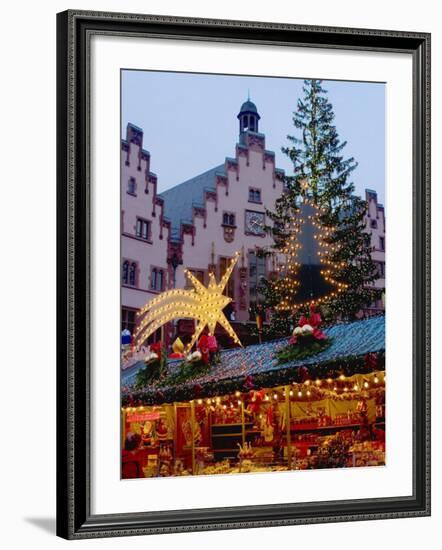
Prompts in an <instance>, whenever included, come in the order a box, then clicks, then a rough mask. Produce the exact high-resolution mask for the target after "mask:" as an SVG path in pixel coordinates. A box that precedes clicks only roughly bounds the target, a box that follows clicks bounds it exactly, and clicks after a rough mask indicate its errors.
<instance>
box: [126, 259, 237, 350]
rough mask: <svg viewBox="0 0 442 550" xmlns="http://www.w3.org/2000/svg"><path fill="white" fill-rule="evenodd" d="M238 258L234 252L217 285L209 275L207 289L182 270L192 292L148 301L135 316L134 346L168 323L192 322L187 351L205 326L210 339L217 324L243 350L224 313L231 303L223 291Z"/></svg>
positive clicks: (166, 294) (169, 293)
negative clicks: (193, 327)
mask: <svg viewBox="0 0 442 550" xmlns="http://www.w3.org/2000/svg"><path fill="white" fill-rule="evenodd" d="M239 256H240V253H239V252H236V253H235V255H234V257H233V258H232V259H231V261H230V264H229V266H228V268H227V269H226V272H225V273H224V275H223V276H222V278H221V280H220V282H219V283H217V282H216V279H215V276H214V275H213V273H209V284H208V286H207V287H205V286H204V285H203V284H202V283H201V282H200V281H199V280H198V279H197V278H196V277H195V276H194V275H193V274H192V273H191V272H190V271H188V270H187V269H185V270H184V273H185V275H186V277H187V278H188V280H189V282H191V283H192V285H193V286H194V288H193V289H192V290H182V289H173V290H166V291H165V292H162V293H161V294H160V295H159V296H158V297H157V298H154V299H153V300H150V301H149V302H148V303H147V304H146V305H145V306H144V307H143V308H142V309H141V310H140V312H139V314H138V319H139V324H138V326H137V328H136V330H135V332H134V339H135V342H136V344H137V345H141V344H142V343H143V342H145V341H146V340H147V338H149V336H151V335H152V334H153V333H154V332H155V331H156V330H158V328H160V327H161V326H162V325H164V324H166V323H168V322H169V321H173V320H174V319H182V318H188V319H195V320H196V321H197V326H196V328H195V332H194V334H193V336H192V340H191V342H190V343H189V345H188V347H187V351H188V350H190V349H191V348H192V346H193V344H194V343H195V342H196V341H197V340H198V338H199V336H200V334H201V333H202V331H203V330H204V329H205V327H206V326H207V327H208V329H209V335H213V334H214V332H215V327H216V324H217V323H219V324H220V325H221V326H222V327H223V328H224V329H225V331H226V332H227V334H228V335H229V336H230V337H231V338H232V339H233V341H234V342H235V343H236V344H238V345H240V346H242V344H241V342H240V340H239V338H238V336H237V335H236V334H235V331H234V330H233V328H232V326H231V325H230V323H229V321H228V319H227V317H226V316H225V315H224V313H223V309H224V308H225V307H226V305H227V304H228V303H230V302H231V301H232V298H229V296H225V295H224V294H223V291H224V289H225V287H226V285H227V282H228V280H229V278H230V275H231V274H232V271H233V268H234V267H235V265H236V262H237V261H238V258H239Z"/></svg>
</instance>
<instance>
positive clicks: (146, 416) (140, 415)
mask: <svg viewBox="0 0 442 550" xmlns="http://www.w3.org/2000/svg"><path fill="white" fill-rule="evenodd" d="M159 418H160V413H159V412H158V411H157V412H133V413H127V421H128V422H146V421H147V420H158V419H159Z"/></svg>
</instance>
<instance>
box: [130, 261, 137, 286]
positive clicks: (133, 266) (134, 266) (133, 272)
mask: <svg viewBox="0 0 442 550" xmlns="http://www.w3.org/2000/svg"><path fill="white" fill-rule="evenodd" d="M136 273H137V264H136V263H135V262H132V263H131V264H130V266H129V284H130V286H135V280H136Z"/></svg>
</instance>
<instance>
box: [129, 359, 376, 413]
mask: <svg viewBox="0 0 442 550" xmlns="http://www.w3.org/2000/svg"><path fill="white" fill-rule="evenodd" d="M384 365H385V354H384V352H379V353H368V354H366V355H362V356H354V355H351V356H347V357H340V358H336V359H332V360H328V361H324V362H322V363H318V364H313V365H306V366H301V367H290V366H287V367H286V368H281V369H275V370H271V371H267V372H262V373H259V374H255V375H247V376H243V377H236V378H230V379H224V380H217V381H216V380H212V381H210V382H207V383H205V384H204V385H202V384H201V383H200V382H199V381H198V378H199V376H198V377H196V378H195V379H188V380H187V382H185V383H184V384H181V385H178V384H176V385H167V386H166V385H165V382H166V379H165V378H164V379H161V380H158V381H157V382H156V383H155V385H154V386H149V387H144V388H142V389H141V388H131V387H127V388H123V390H122V405H123V406H125V407H135V406H140V405H155V404H161V403H173V402H180V401H190V400H192V399H195V398H203V397H216V396H219V395H228V394H232V393H234V392H235V391H240V392H244V391H250V390H252V389H260V388H274V387H277V386H283V385H286V384H291V383H296V384H300V383H302V382H305V381H306V380H316V379H320V380H324V379H327V378H331V379H336V378H339V377H340V376H341V375H343V376H345V377H349V376H353V375H354V374H369V373H371V372H374V371H378V370H384V368H385V366H384Z"/></svg>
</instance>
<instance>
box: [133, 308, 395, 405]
mask: <svg viewBox="0 0 442 550" xmlns="http://www.w3.org/2000/svg"><path fill="white" fill-rule="evenodd" d="M324 332H325V333H326V334H327V336H328V337H329V338H332V343H331V345H330V347H328V348H327V349H326V350H324V351H322V352H320V353H318V354H316V355H314V356H311V357H308V358H306V359H302V360H295V361H291V362H289V363H280V362H278V359H277V358H276V357H275V353H276V351H277V350H278V349H280V348H282V347H283V346H285V345H286V344H287V339H282V340H275V341H272V342H266V343H264V344H257V345H252V346H248V347H246V348H235V349H231V350H225V351H222V352H221V354H220V355H221V360H220V362H219V363H218V364H216V365H214V366H213V367H212V368H211V369H210V370H209V371H208V372H206V373H204V374H202V375H200V376H198V377H196V378H193V379H192V380H190V381H186V382H185V383H184V384H181V385H180V386H179V387H171V386H167V385H161V384H159V383H156V384H152V385H150V386H146V387H145V388H142V389H139V390H135V388H134V387H131V386H132V384H133V382H134V380H135V376H134V372H135V371H136V370H138V369H134V370H133V371H132V372H131V373H127V374H126V376H124V375H123V380H122V382H123V384H125V385H126V386H125V389H124V391H123V401H126V403H127V398H128V395H129V394H131V396H132V399H133V398H138V400H140V401H142V402H146V403H149V402H150V403H152V402H158V401H159V400H163V401H164V402H166V401H173V400H180V398H181V399H192V398H194V397H204V396H210V395H214V394H215V393H217V394H221V392H223V391H226V392H227V391H231V390H233V391H234V390H236V389H243V390H244V389H245V388H244V387H243V386H244V381H245V380H248V381H249V385H248V387H253V386H256V387H258V386H260V387H264V386H263V384H264V383H268V382H269V380H270V379H271V380H274V381H275V382H276V381H277V382H278V384H284V383H289V381H293V380H296V379H297V378H298V379H299V377H300V374H299V369H300V368H304V369H307V370H308V374H309V377H315V371H316V372H317V376H318V377H319V378H323V377H325V374H324V373H325V371H324V366H325V365H328V366H330V365H331V366H332V367H331V368H332V369H334V370H333V372H335V373H336V372H341V371H340V369H343V372H344V373H346V374H350V372H345V371H346V365H347V366H348V365H349V364H350V363H349V361H350V360H351V362H352V363H354V364H357V368H358V369H359V370H358V372H367V369H369V367H368V366H367V365H366V363H365V361H362V362H361V359H362V360H363V359H364V358H365V357H366V355H367V354H369V353H378V354H381V353H383V352H384V350H385V318H384V316H378V317H372V318H370V319H366V320H362V321H354V322H352V323H342V324H336V325H334V326H331V327H328V328H325V329H324ZM179 364H180V362H179V361H174V362H171V363H170V364H169V365H170V366H169V368H170V369H171V370H172V371H173V370H174V369H179ZM138 368H140V367H138ZM376 368H377V366H376ZM131 370H132V369H131ZM347 370H348V369H347ZM371 370H374V368H372V369H371ZM275 385H276V384H275ZM267 387H270V386H267ZM125 397H126V399H125Z"/></svg>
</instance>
